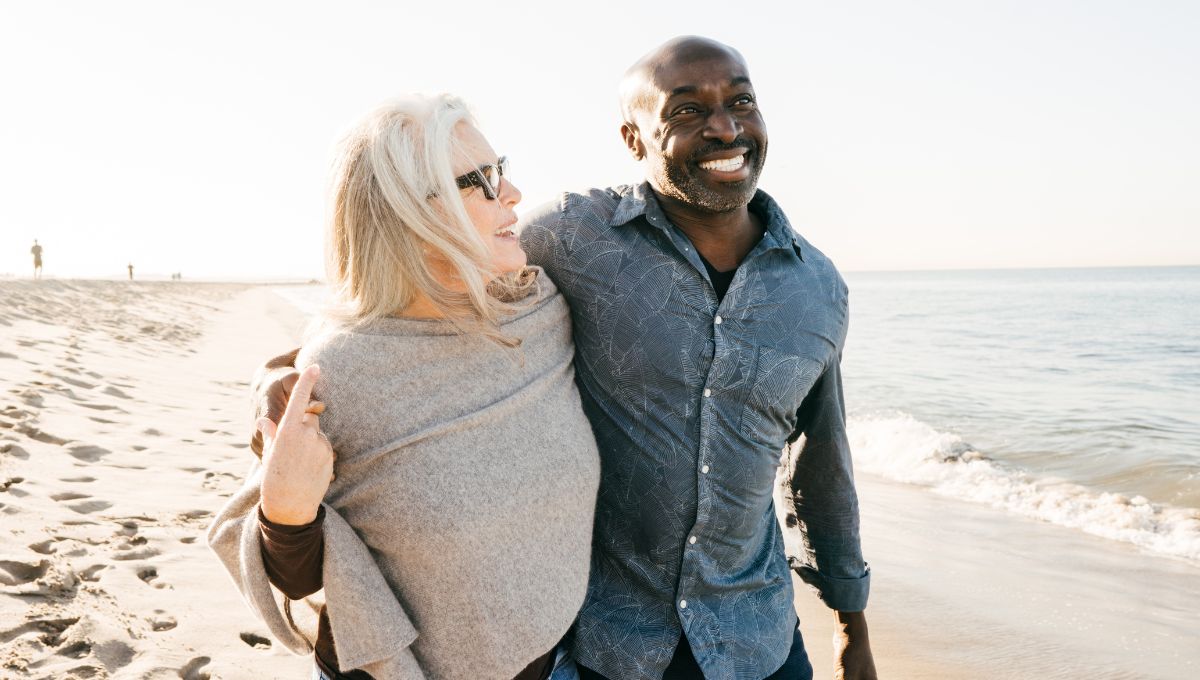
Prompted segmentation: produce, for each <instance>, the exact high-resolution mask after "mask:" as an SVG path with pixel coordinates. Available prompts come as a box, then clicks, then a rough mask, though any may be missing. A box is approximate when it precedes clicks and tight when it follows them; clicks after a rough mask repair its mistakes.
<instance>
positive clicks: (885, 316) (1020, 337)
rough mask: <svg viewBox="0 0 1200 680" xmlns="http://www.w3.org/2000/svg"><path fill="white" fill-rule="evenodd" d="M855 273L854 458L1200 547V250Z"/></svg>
mask: <svg viewBox="0 0 1200 680" xmlns="http://www.w3.org/2000/svg"><path fill="white" fill-rule="evenodd" d="M846 279H847V282H848V283H849V285H850V291H851V293H850V301H851V302H850V311H851V314H850V318H851V329H850V337H849V339H848V341H847V344H846V349H845V353H844V356H843V375H844V380H845V391H846V403H847V409H848V412H849V432H850V438H851V444H852V446H853V448H854V455H855V465H856V467H857V468H858V469H860V470H863V471H866V472H869V473H872V474H877V475H881V476H884V477H887V478H890V479H893V480H898V481H901V482H906V483H912V484H917V485H921V486H924V487H927V488H928V489H930V490H931V491H934V492H936V493H941V494H945V495H948V496H953V497H956V498H960V499H963V500H966V501H971V502H978V503H984V504H988V505H991V506H994V507H998V508H1002V509H1004V510H1005V511H1007V512H1011V513H1014V514H1017V515H1021V516H1024V517H1028V518H1033V519H1036V520H1041V521H1047V522H1052V523H1056V524H1061V525H1064V526H1068V527H1073V528H1077V529H1079V530H1082V531H1086V532H1088V533H1091V534H1095V535H1098V536H1102V537H1105V538H1108V539H1112V540H1117V541H1125V542H1128V543H1132V544H1135V545H1137V546H1139V547H1140V548H1142V549H1144V550H1146V551H1149V552H1152V553H1155V554H1158V555H1163V556H1170V557H1175V558H1182V559H1187V560H1195V561H1200V267H1163V268H1120V269H1058V270H1053V269H1042V270H991V271H955V272H905V273H850V274H847V275H846Z"/></svg>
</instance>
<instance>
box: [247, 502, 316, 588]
mask: <svg viewBox="0 0 1200 680" xmlns="http://www.w3.org/2000/svg"><path fill="white" fill-rule="evenodd" d="M324 523H325V506H324V505H322V506H321V507H320V509H318V510H317V517H316V519H314V520H313V521H311V522H309V523H308V524H301V525H296V526H293V525H288V524H276V523H274V522H272V521H271V520H269V519H267V517H266V515H264V514H263V511H262V508H259V510H258V530H259V538H260V542H261V543H262V557H263V566H264V567H265V569H266V572H267V580H269V581H270V582H271V585H273V586H275V587H276V588H278V589H279V590H280V592H282V593H283V594H284V595H287V596H288V598H289V599H292V600H299V599H302V598H305V597H308V596H309V595H312V594H313V593H315V592H317V591H318V590H320V589H321V588H322V582H321V578H322V577H321V566H322V562H323V561H324V558H325V524H324Z"/></svg>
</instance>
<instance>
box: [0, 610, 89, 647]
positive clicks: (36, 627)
mask: <svg viewBox="0 0 1200 680" xmlns="http://www.w3.org/2000/svg"><path fill="white" fill-rule="evenodd" d="M78 622H79V617H75V618H70V619H35V620H33V621H26V622H25V623H23V624H21V625H19V626H17V627H16V628H10V629H8V630H4V631H0V644H8V643H9V642H12V641H13V640H16V639H17V638H19V637H21V636H22V635H25V634H27V633H38V634H39V635H38V640H39V641H40V642H41V643H42V644H43V645H47V646H50V647H53V646H55V645H59V644H62V640H63V633H64V632H66V630H67V629H68V628H70V627H71V626H73V625H75V624H76V623H78Z"/></svg>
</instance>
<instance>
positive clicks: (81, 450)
mask: <svg viewBox="0 0 1200 680" xmlns="http://www.w3.org/2000/svg"><path fill="white" fill-rule="evenodd" d="M67 453H68V454H70V455H71V456H72V457H73V458H75V459H77V460H82V461H84V462H85V463H95V462H97V461H99V460H100V459H101V458H103V457H105V456H107V455H108V454H110V453H112V451H109V450H108V449H106V448H104V447H101V446H95V445H94V444H76V445H75V446H71V447H68V448H67Z"/></svg>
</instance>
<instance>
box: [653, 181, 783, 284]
mask: <svg viewBox="0 0 1200 680" xmlns="http://www.w3.org/2000/svg"><path fill="white" fill-rule="evenodd" d="M654 196H655V198H657V199H658V204H659V205H660V206H662V210H663V213H664V214H665V215H666V216H667V219H669V220H671V223H672V224H674V225H675V226H676V227H679V230H680V231H682V232H683V233H684V234H685V235H686V236H687V237H688V240H690V241H691V242H692V245H694V246H695V247H696V250H697V251H699V253H700V255H701V256H703V257H704V259H705V260H708V262H709V264H711V265H712V266H713V267H714V268H715V269H716V270H717V271H722V272H724V271H729V270H730V269H736V268H737V266H738V265H740V264H741V263H742V260H743V259H744V258H745V257H746V255H747V254H749V252H750V250H751V249H752V248H754V246H755V245H756V244H757V243H758V241H759V239H761V238H762V235H763V231H764V229H765V225H764V224H763V223H762V220H760V219H759V218H758V216H757V215H755V214H754V213H753V212H751V211H750V209H749V207H748V206H744V205H743V206H741V207H739V208H737V209H735V210H731V211H728V212H711V211H707V210H703V209H700V208H697V207H695V206H692V205H689V204H687V203H684V202H682V201H680V200H678V199H676V198H672V197H670V196H665V195H663V194H660V193H659V192H658V191H655V192H654Z"/></svg>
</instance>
